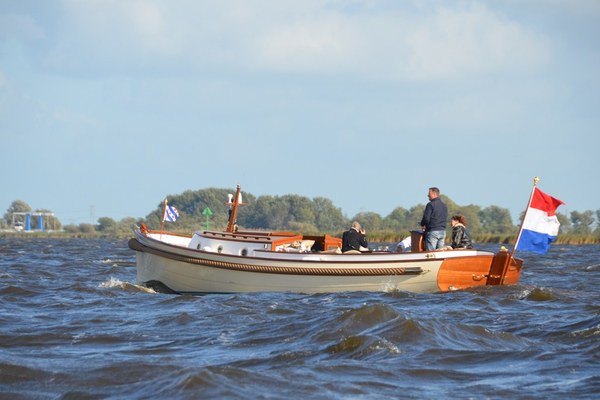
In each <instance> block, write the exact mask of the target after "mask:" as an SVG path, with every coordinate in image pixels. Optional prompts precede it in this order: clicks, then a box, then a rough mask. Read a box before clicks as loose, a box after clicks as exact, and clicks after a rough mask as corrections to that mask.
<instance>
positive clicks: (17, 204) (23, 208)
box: [4, 200, 31, 226]
mask: <svg viewBox="0 0 600 400" xmlns="http://www.w3.org/2000/svg"><path fill="white" fill-rule="evenodd" d="M30 211H31V207H30V206H29V204H27V203H25V202H24V201H23V200H15V201H13V202H12V203H10V206H9V207H8V209H7V210H6V212H5V213H4V222H5V223H6V225H8V226H12V224H13V214H14V213H16V212H30ZM15 217H16V218H15V223H16V222H24V221H25V218H24V217H22V216H15Z"/></svg>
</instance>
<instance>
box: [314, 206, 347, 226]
mask: <svg viewBox="0 0 600 400" xmlns="http://www.w3.org/2000/svg"><path fill="white" fill-rule="evenodd" d="M313 203H314V208H315V222H316V225H317V228H318V229H319V230H320V231H321V232H328V233H333V232H336V231H340V230H342V229H344V227H346V225H348V224H347V221H346V219H345V218H344V214H343V213H342V210H341V209H340V208H338V207H335V206H334V205H333V202H332V201H331V200H329V199H327V198H325V197H315V198H314V199H313Z"/></svg>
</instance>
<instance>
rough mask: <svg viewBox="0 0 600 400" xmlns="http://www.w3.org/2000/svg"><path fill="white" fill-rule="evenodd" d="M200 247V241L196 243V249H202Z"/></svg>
mask: <svg viewBox="0 0 600 400" xmlns="http://www.w3.org/2000/svg"><path fill="white" fill-rule="evenodd" d="M200 247H202V245H201V244H200V242H198V245H196V249H198V250H200Z"/></svg>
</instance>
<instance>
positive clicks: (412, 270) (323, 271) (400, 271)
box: [128, 239, 423, 276]
mask: <svg viewBox="0 0 600 400" xmlns="http://www.w3.org/2000/svg"><path fill="white" fill-rule="evenodd" d="M128 244H129V248H131V249H132V250H135V251H139V252H144V253H150V254H154V255H156V256H159V257H164V258H167V259H171V260H175V261H181V262H185V263H189V264H196V265H204V266H207V267H213V268H221V269H227V270H234V271H244V272H258V273H268V274H280V275H283V274H285V275H316V276H385V275H388V276H389V275H420V274H421V273H423V269H422V268H420V267H385V268H384V267H381V268H327V267H319V268H305V267H292V266H275V265H268V266H263V265H251V264H242V263H233V262H226V261H214V260H206V259H200V258H193V257H185V256H182V255H179V254H174V253H170V252H166V251H162V250H158V249H154V248H152V247H149V246H145V245H144V244H142V243H140V242H139V241H137V240H136V239H130V240H129V243H128Z"/></svg>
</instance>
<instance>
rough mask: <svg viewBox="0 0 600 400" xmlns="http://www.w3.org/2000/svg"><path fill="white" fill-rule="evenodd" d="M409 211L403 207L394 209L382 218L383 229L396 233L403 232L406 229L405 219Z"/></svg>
mask: <svg viewBox="0 0 600 400" xmlns="http://www.w3.org/2000/svg"><path fill="white" fill-rule="evenodd" d="M408 215H409V211H408V210H407V209H406V208H404V207H396V208H394V209H393V210H392V212H391V213H390V214H389V215H387V216H386V217H385V218H383V221H382V223H383V228H384V229H390V230H393V231H396V232H400V231H404V230H406V229H407V228H408V224H407V218H408Z"/></svg>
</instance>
